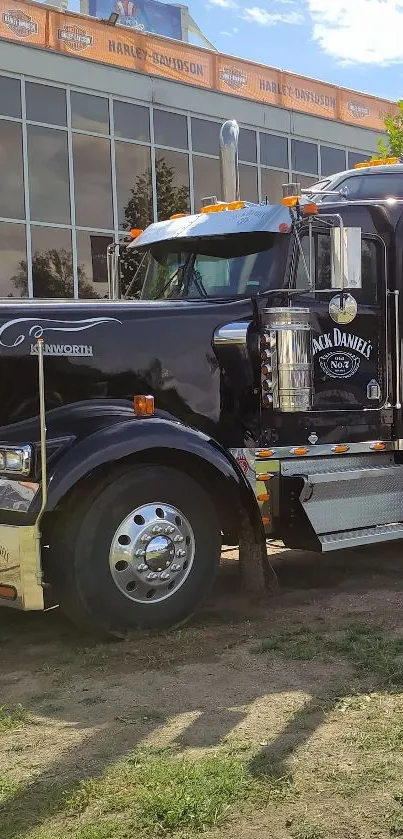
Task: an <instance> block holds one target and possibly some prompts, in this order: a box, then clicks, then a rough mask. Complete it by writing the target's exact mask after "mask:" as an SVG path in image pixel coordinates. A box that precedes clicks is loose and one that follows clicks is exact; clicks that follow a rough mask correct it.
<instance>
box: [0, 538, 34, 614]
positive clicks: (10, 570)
mask: <svg viewBox="0 0 403 839" xmlns="http://www.w3.org/2000/svg"><path fill="white" fill-rule="evenodd" d="M41 579H42V574H41V553H40V537H39V529H38V526H37V525H33V526H23V525H22V526H13V525H8V524H0V606H10V607H12V608H14V609H24V610H42V609H43V608H44V599H43V587H42V583H41ZM2 594H3V596H1V595H2Z"/></svg>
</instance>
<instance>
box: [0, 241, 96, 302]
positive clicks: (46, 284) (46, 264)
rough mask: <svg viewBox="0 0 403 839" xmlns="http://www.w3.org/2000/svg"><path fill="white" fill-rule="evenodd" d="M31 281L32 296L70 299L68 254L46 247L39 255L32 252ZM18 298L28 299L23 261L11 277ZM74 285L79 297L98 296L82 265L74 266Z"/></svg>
mask: <svg viewBox="0 0 403 839" xmlns="http://www.w3.org/2000/svg"><path fill="white" fill-rule="evenodd" d="M32 279H33V286H34V296H35V297H42V298H43V297H45V298H46V297H61V298H63V297H64V298H70V297H73V296H74V293H73V290H74V279H73V264H72V261H71V253H69V251H66V250H64V249H62V250H56V249H55V248H50V249H49V250H48V251H44V252H43V253H39V252H38V251H36V253H35V254H34V255H33V257H32ZM11 281H12V283H13V284H14V286H15V288H16V289H17V290H18V291H19V292H20V295H21V297H28V271H27V262H26V260H25V259H23V260H21V262H20V263H19V271H18V274H16V275H15V276H14V277H12V278H11ZM78 282H79V289H80V297H87V298H88V297H91V298H94V297H99V295H98V294H97V293H96V291H95V289H94V288H93V286H92V285H91V283H89V282H88V280H87V277H86V274H85V271H84V269H83V268H82V266H80V265H79V266H78Z"/></svg>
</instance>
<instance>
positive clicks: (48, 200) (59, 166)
mask: <svg viewBox="0 0 403 839" xmlns="http://www.w3.org/2000/svg"><path fill="white" fill-rule="evenodd" d="M27 136H28V170H29V200H30V208H31V219H32V220H33V221H50V222H56V223H57V224H70V191H69V164H68V152H67V132H66V131H58V130H57V129H56V128H42V127H41V126H39V125H28V126H27Z"/></svg>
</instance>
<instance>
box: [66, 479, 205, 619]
mask: <svg viewBox="0 0 403 839" xmlns="http://www.w3.org/2000/svg"><path fill="white" fill-rule="evenodd" d="M55 542H56V544H55V546H54V547H55V548H56V550H54V551H53V555H54V557H55V554H57V557H55V558H54V563H55V568H54V570H55V579H56V589H57V592H56V593H57V595H58V599H59V602H60V606H61V608H62V609H63V610H64V611H65V612H66V613H67V614H68V616H69V617H70V618H71V619H72V620H73V621H74V622H75V623H76V624H79V625H81V626H83V627H85V628H88V629H92V630H96V631H103V632H109V633H110V634H116V633H120V632H122V631H124V630H127V629H136V628H151V629H158V628H162V627H166V626H174V625H177V624H180V623H183V622H184V621H185V620H186V619H187V618H189V617H190V616H191V615H192V614H193V613H194V612H195V610H196V609H197V608H198V607H199V606H200V604H201V602H202V601H203V600H204V598H205V597H206V595H207V594H208V592H209V591H210V588H211V585H212V583H213V580H214V577H215V574H216V571H217V568H218V565H219V561H220V552H221V532H220V525H219V522H218V519H217V515H216V512H215V509H214V507H213V504H212V502H211V500H210V498H209V496H208V494H207V493H206V492H205V490H204V489H203V488H202V487H200V485H199V484H197V483H196V481H195V480H193V478H190V477H189V476H188V475H186V474H184V473H182V472H179V471H177V470H176V469H172V468H170V467H165V466H154V465H151V464H150V465H139V466H130V467H123V468H122V469H121V470H120V471H118V472H117V473H115V474H114V476H113V478H112V479H111V480H110V481H109V483H108V484H106V485H105V484H103V485H102V486H100V487H99V488H98V489H97V487H95V488H94V490H93V491H92V493H90V494H89V496H87V497H85V496H84V497H82V498H81V499H79V501H76V503H75V505H74V506H73V508H72V509H71V511H70V512H69V513H68V514H67V520H66V519H64V520H63V523H61V525H60V528H59V534H56V536H55ZM56 562H57V566H56Z"/></svg>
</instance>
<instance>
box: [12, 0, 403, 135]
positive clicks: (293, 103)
mask: <svg viewBox="0 0 403 839" xmlns="http://www.w3.org/2000/svg"><path fill="white" fill-rule="evenodd" d="M0 38H6V39H8V40H13V41H19V42H20V43H25V44H32V45H34V46H38V47H42V48H47V49H51V50H56V51H58V52H62V53H65V54H68V55H71V56H77V57H80V58H87V59H90V60H92V61H100V62H103V63H104V64H111V65H114V66H116V67H124V68H126V69H128V70H133V71H136V72H138V73H146V74H149V75H156V76H163V77H165V78H168V79H172V80H174V81H178V82H184V83H187V84H191V85H196V86H197V87H204V88H208V89H209V90H218V91H221V92H223V93H227V94H228V93H230V94H232V95H233V96H240V97H243V98H247V99H253V100H255V101H258V102H262V103H264V104H267V105H277V106H278V107H280V108H286V109H288V110H294V111H301V112H303V113H305V114H311V115H312V116H318V117H325V118H327V119H337V120H341V121H342V122H346V123H350V124H352V125H361V126H363V127H364V128H372V129H375V130H378V131H382V130H384V128H385V126H384V117H385V115H386V114H394V113H397V106H396V105H394V104H393V103H392V102H389V101H387V100H385V99H378V98H377V97H373V96H368V95H366V94H363V93H356V92H354V91H351V90H345V89H344V88H339V87H336V86H335V85H331V84H325V83H324V82H318V81H316V80H314V79H307V78H305V77H303V76H297V75H295V74H294V73H288V72H284V71H282V70H276V69H274V68H272V67H267V66H265V65H263V64H254V63H253V62H251V61H243V60H241V59H239V60H238V59H237V58H230V57H228V56H225V55H220V54H219V53H215V52H212V51H210V50H205V49H200V48H198V47H194V46H192V45H191V44H186V43H181V42H179V41H172V40H170V39H168V38H162V37H159V36H156V35H147V34H141V33H140V32H136V31H133V30H131V29H129V28H128V27H123V26H116V27H113V26H106V25H105V24H104V23H102V22H100V21H98V20H95V19H94V18H90V17H86V16H85V15H76V14H71V13H70V14H69V13H66V12H58V11H56V10H54V9H49V8H47V7H46V6H40V5H38V4H36V3H35V4H33V3H30V2H26V0H22V2H17V0H9V2H7V0H0Z"/></svg>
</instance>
